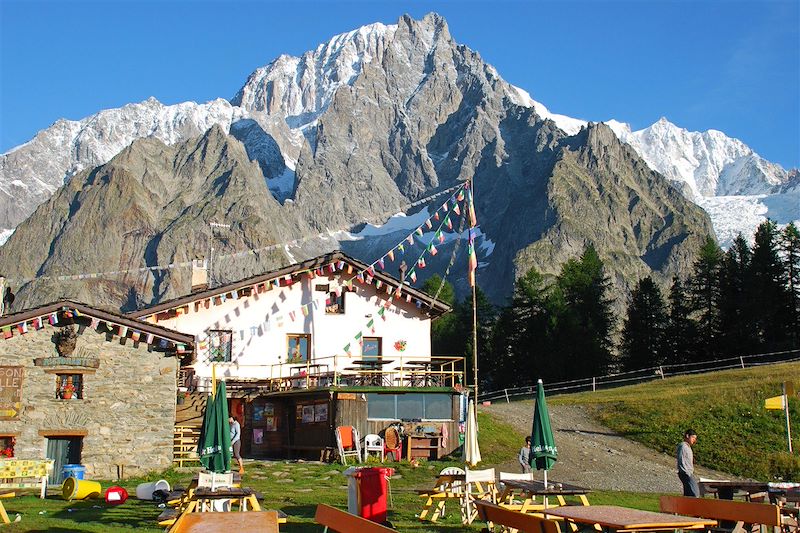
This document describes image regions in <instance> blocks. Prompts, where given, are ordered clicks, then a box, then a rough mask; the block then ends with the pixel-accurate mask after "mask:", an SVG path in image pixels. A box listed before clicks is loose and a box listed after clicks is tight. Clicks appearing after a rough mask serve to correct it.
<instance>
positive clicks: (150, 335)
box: [147, 333, 153, 344]
mask: <svg viewBox="0 0 800 533" xmlns="http://www.w3.org/2000/svg"><path fill="white" fill-rule="evenodd" d="M147 344H153V334H152V333H148V334H147Z"/></svg>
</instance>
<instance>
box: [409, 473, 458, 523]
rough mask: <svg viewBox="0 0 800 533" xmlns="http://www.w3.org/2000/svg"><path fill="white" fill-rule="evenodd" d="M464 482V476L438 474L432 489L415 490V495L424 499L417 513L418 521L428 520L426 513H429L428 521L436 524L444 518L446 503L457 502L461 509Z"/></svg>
mask: <svg viewBox="0 0 800 533" xmlns="http://www.w3.org/2000/svg"><path fill="white" fill-rule="evenodd" d="M466 480H467V476H466V474H439V475H438V476H437V477H436V481H435V482H434V484H433V488H431V489H421V490H417V494H419V496H420V497H422V498H425V499H426V501H425V503H423V505H422V511H420V513H419V519H420V520H425V519H426V518H428V513H431V515H430V521H431V522H436V520H437V519H439V518H440V517H443V516H444V513H445V503H446V502H447V501H454V502H458V505H459V508H461V505H462V504H463V501H464V497H465V484H466ZM431 511H432V512H431Z"/></svg>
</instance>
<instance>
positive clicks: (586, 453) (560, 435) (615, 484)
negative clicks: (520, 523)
mask: <svg viewBox="0 0 800 533" xmlns="http://www.w3.org/2000/svg"><path fill="white" fill-rule="evenodd" d="M479 409H480V410H481V411H482V412H485V413H488V414H490V415H492V416H494V417H496V418H498V419H500V420H502V421H504V422H506V423H507V424H510V425H512V426H513V427H514V428H515V429H516V430H518V431H520V432H522V433H524V434H525V435H528V434H529V433H530V429H531V420H532V416H533V402H532V401H524V402H512V403H508V404H507V403H497V404H492V405H490V406H481V407H480V408H479ZM550 420H551V423H552V426H553V431H554V432H555V441H556V446H557V447H558V462H556V464H555V466H554V467H553V469H552V470H551V471H550V473H549V474H548V477H549V478H550V479H554V480H557V481H560V482H563V483H573V484H576V485H581V486H584V487H591V488H594V489H606V490H624V491H631V492H667V493H669V492H672V493H678V492H680V491H681V484H680V481H678V476H677V474H676V469H675V459H674V458H673V457H672V456H671V455H666V454H661V453H657V452H655V451H653V450H651V449H650V448H647V447H645V446H643V445H641V444H638V443H636V442H633V441H630V440H628V439H625V438H623V437H621V436H619V435H617V434H615V433H614V432H613V431H611V430H610V429H608V428H606V427H604V426H601V425H600V424H598V423H597V422H596V421H595V420H594V419H592V418H591V417H590V416H589V415H588V413H587V411H586V409H585V408H583V407H581V406H572V405H570V406H563V405H554V406H550ZM677 438H678V437H676V439H677ZM677 442H678V441H677V440H676V442H675V444H676V445H677ZM522 444H524V442H523V443H520V446H522ZM498 467H499V468H500V469H501V470H502V471H506V472H519V465H518V464H517V460H516V456H514V457H510V458H509V461H508V462H507V463H503V464H502V465H498ZM696 475H698V476H702V477H708V478H715V479H729V478H730V476H729V475H727V474H723V473H720V472H714V471H713V470H709V469H706V468H699V467H698V468H697V469H696ZM540 477H541V476H537V479H539V478H540Z"/></svg>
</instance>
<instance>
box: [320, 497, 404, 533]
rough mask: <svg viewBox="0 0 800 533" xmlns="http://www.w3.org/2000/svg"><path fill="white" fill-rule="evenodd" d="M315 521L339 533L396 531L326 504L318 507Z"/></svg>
mask: <svg viewBox="0 0 800 533" xmlns="http://www.w3.org/2000/svg"><path fill="white" fill-rule="evenodd" d="M314 520H315V521H316V522H317V523H318V524H321V525H323V526H326V527H328V528H330V529H332V530H334V531H336V532H338V533H351V532H355V531H358V533H385V532H386V531H394V530H393V529H389V528H388V527H385V526H382V525H380V524H377V523H375V522H372V521H371V520H367V519H366V518H361V517H360V516H356V515H354V514H350V513H347V512H345V511H341V510H339V509H337V508H335V507H331V506H330V505H325V504H324V503H321V504H319V505H317V512H316V514H315V515H314Z"/></svg>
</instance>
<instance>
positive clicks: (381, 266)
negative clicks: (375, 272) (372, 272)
mask: <svg viewBox="0 0 800 533" xmlns="http://www.w3.org/2000/svg"><path fill="white" fill-rule="evenodd" d="M378 268H380V269H381V270H385V269H386V268H385V263H384V262H383V257H381V258H380V259H378Z"/></svg>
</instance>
